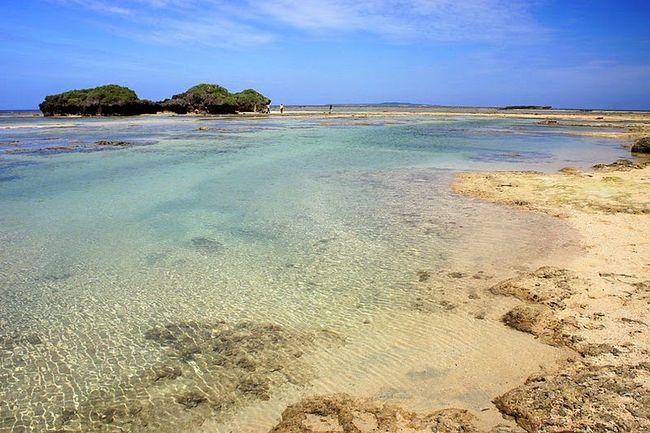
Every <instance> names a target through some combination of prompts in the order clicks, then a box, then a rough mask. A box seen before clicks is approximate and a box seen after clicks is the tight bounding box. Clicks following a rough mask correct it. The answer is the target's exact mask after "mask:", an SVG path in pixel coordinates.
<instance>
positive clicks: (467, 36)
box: [0, 0, 650, 109]
mask: <svg viewBox="0 0 650 433" xmlns="http://www.w3.org/2000/svg"><path fill="white" fill-rule="evenodd" d="M649 23H650V0H638V1H632V0H612V1H608V0H589V1H587V0H570V1H566V0H562V1H559V0H558V1H556V0H529V1H525V0H365V1H364V0H296V1H289V0H239V1H224V0H175V1H174V0H112V1H111V0H40V1H36V0H1V1H0V109H30V108H35V107H37V105H38V103H39V102H40V101H41V100H42V99H43V97H44V96H45V95H47V94H52V93H58V92H62V91H65V90H68V89H72V88H85V87H93V86H96V85H101V84H108V83H114V84H121V85H125V86H128V87H130V88H132V89H133V90H135V91H136V92H137V93H138V95H139V96H140V97H141V98H147V99H153V100H159V99H163V98H165V97H169V96H171V95H173V94H176V93H181V92H183V91H184V90H186V89H187V88H188V87H190V86H192V85H194V84H197V83H200V82H210V83H218V84H221V85H223V86H225V87H227V88H229V89H230V90H231V91H239V90H242V89H245V88H254V89H257V90H259V91H261V92H262V93H264V94H266V95H267V96H269V97H270V98H271V99H272V100H273V103H274V104H276V103H277V104H279V103H284V104H330V103H332V104H342V103H380V102H411V103H421V104H436V105H466V106H504V105H552V106H554V107H563V108H611V109H650V25H649Z"/></svg>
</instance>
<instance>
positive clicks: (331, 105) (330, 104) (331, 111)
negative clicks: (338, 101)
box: [328, 104, 332, 114]
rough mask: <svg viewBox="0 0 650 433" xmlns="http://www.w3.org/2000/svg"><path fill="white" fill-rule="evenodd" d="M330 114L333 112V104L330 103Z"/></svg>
mask: <svg viewBox="0 0 650 433" xmlns="http://www.w3.org/2000/svg"><path fill="white" fill-rule="evenodd" d="M328 114H332V104H330V112H329V113H328Z"/></svg>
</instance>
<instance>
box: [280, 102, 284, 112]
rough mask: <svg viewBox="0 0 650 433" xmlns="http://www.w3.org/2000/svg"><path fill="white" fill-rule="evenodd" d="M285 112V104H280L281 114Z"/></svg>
mask: <svg viewBox="0 0 650 433" xmlns="http://www.w3.org/2000/svg"><path fill="white" fill-rule="evenodd" d="M282 113H284V104H280V114H282Z"/></svg>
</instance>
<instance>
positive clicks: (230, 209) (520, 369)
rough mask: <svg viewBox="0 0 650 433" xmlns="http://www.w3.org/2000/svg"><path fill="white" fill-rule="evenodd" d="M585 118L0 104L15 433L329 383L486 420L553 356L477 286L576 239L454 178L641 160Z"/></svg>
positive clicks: (8, 374) (279, 397)
mask: <svg viewBox="0 0 650 433" xmlns="http://www.w3.org/2000/svg"><path fill="white" fill-rule="evenodd" d="M576 131H579V129H576V128H574V129H570V128H564V127H555V128H549V127H544V126H538V125H536V124H535V122H534V121H531V120H517V119H476V118H468V117H462V116H457V117H449V118H437V117H429V116H425V115H417V114H414V115H412V116H408V117H404V116H400V117H367V118H366V117H363V116H357V117H346V118H336V117H333V118H325V117H284V118H279V117H274V118H234V117H233V118H229V117H220V118H219V117H206V118H201V117H165V116H149V117H147V116H144V117H135V118H114V119H80V118H67V119H43V118H41V117H31V116H28V115H24V114H23V115H3V116H0V245H1V249H0V343H1V346H0V351H1V353H0V356H1V364H0V383H1V384H2V388H1V390H0V432H5V431H6V432H21V431H25V432H27V431H29V432H32V431H33V432H40V431H101V432H104V431H105V432H113V431H142V432H144V431H161V432H165V431H170V432H171V431H224V432H226V431H246V432H248V431H251V432H253V431H259V432H263V431H268V429H269V428H270V427H272V426H273V424H274V423H275V422H276V421H277V419H278V417H279V415H280V413H281V411H282V409H283V408H284V407H285V406H286V405H287V404H289V403H292V402H294V401H296V400H298V399H299V398H300V397H302V396H304V395H309V394H315V393H329V392H350V393H353V394H355V395H362V396H369V397H374V398H381V399H384V400H386V401H391V402H396V403H398V404H402V405H405V406H406V407H409V408H412V409H416V410H431V409H433V408H436V407H440V406H441V405H443V406H444V405H455V406H462V407H468V408H470V409H474V410H477V411H481V410H483V409H484V408H485V407H486V406H489V404H490V403H489V401H490V398H491V396H492V395H494V393H495V392H498V391H499V390H504V389H507V386H508V384H509V383H510V382H509V381H512V382H514V381H515V380H521V379H523V378H524V377H526V375H527V374H528V373H530V372H532V371H533V370H534V368H535V367H536V366H537V364H538V363H539V362H541V361H543V360H548V359H554V357H557V356H559V354H558V353H557V351H556V350H555V349H552V348H549V347H547V346H544V345H542V344H540V343H538V342H536V341H534V340H533V339H532V338H529V337H528V336H526V335H523V334H520V333H516V332H513V331H510V330H508V329H506V328H504V327H503V326H502V325H501V324H500V323H499V322H498V321H497V320H493V319H491V318H490V317H489V316H490V314H491V313H492V312H493V311H494V312H495V311H499V308H501V307H502V305H503V303H504V302H506V303H507V302H508V301H507V300H501V299H487V298H485V299H484V298H481V297H480V296H479V295H478V290H479V289H480V288H482V287H486V286H488V285H489V284H490V283H491V282H495V281H496V280H494V278H495V277H496V275H499V274H501V273H503V272H508V271H512V270H513V269H517V267H518V266H519V267H521V266H524V267H525V266H526V265H528V264H529V265H531V266H532V264H534V263H535V261H536V260H537V259H539V258H540V257H543V256H544V255H546V254H549V253H553V252H555V251H558V252H559V251H562V250H563V248H567V247H568V246H570V244H572V242H573V243H575V242H576V240H575V239H572V237H571V236H572V234H571V232H570V230H569V228H567V227H564V226H563V225H562V223H560V222H557V221H554V220H552V219H550V218H548V217H544V216H542V215H537V214H533V213H527V212H520V211H516V210H512V209H507V208H503V207H500V206H496V205H491V204H487V203H482V202H479V201H476V200H470V199H466V198H462V197H458V196H456V195H454V194H453V193H452V192H451V190H450V188H449V184H450V182H451V181H452V180H453V175H454V173H455V172H457V171H459V170H494V169H518V170H519V169H534V170H548V171H551V170H556V169H558V168H561V167H564V166H579V167H588V166H589V165H591V164H592V163H594V162H601V161H610V160H613V159H616V158H618V157H623V156H625V149H623V148H621V146H620V143H618V142H616V141H613V140H604V139H598V138H594V137H583V136H579V135H574V134H573V133H574V132H576ZM101 140H110V141H114V142H115V141H123V142H125V143H122V144H119V145H114V146H107V145H102V144H97V142H99V141H101ZM486 316H488V317H486ZM504 370H507V371H509V373H504ZM491 377H501V378H504V377H505V378H506V379H504V380H501V382H499V383H494V382H495V381H494V380H490V378H491ZM504 387H505V388H504ZM484 412H485V413H486V415H484V416H485V417H486V419H488V421H489V418H490V417H491V416H492V417H496V416H497V415H496V413H495V411H494V410H492V409H490V410H485V411H484Z"/></svg>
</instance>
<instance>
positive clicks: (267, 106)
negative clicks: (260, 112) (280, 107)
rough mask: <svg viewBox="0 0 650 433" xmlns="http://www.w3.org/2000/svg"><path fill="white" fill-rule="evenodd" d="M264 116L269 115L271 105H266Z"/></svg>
mask: <svg viewBox="0 0 650 433" xmlns="http://www.w3.org/2000/svg"><path fill="white" fill-rule="evenodd" d="M266 114H271V103H270V102H269V103H268V104H266Z"/></svg>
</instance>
